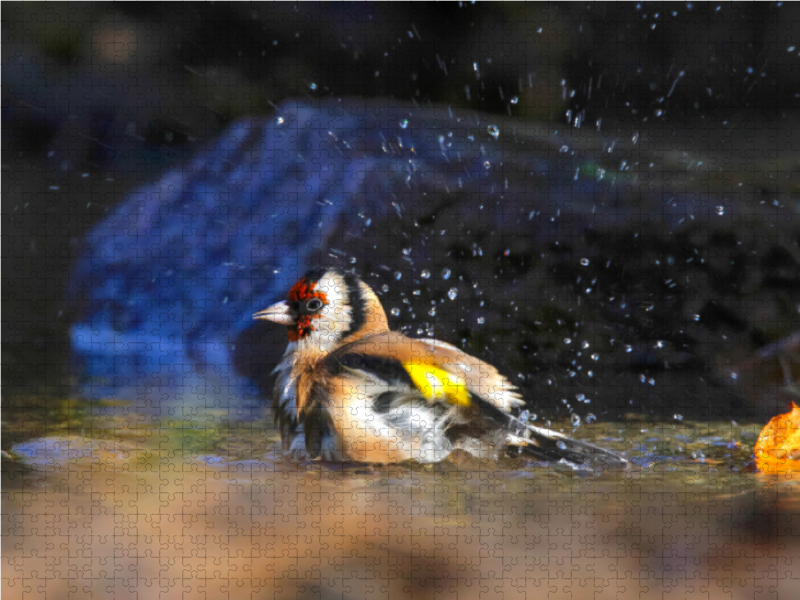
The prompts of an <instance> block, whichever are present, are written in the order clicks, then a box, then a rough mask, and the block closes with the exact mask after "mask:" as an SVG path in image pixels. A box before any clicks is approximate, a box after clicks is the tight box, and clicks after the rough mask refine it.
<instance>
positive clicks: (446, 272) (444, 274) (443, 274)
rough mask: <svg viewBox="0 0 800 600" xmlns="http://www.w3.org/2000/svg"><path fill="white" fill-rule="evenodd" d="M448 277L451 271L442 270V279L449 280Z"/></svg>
mask: <svg viewBox="0 0 800 600" xmlns="http://www.w3.org/2000/svg"><path fill="white" fill-rule="evenodd" d="M450 275H452V271H450V269H442V279H445V280H447V279H450Z"/></svg>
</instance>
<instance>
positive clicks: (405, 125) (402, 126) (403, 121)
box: [400, 119, 408, 129]
mask: <svg viewBox="0 0 800 600" xmlns="http://www.w3.org/2000/svg"><path fill="white" fill-rule="evenodd" d="M406 127H408V119H403V120H402V121H400V129H405V128H406Z"/></svg>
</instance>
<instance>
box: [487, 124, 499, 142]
mask: <svg viewBox="0 0 800 600" xmlns="http://www.w3.org/2000/svg"><path fill="white" fill-rule="evenodd" d="M486 131H488V132H489V135H490V136H492V137H493V138H494V139H497V138H498V137H500V128H499V127H497V125H489V126H488V127H487V128H486Z"/></svg>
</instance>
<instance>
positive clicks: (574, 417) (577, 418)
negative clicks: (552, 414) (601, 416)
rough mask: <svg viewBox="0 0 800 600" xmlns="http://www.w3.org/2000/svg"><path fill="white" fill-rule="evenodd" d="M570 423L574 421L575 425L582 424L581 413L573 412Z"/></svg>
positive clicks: (573, 424)
mask: <svg viewBox="0 0 800 600" xmlns="http://www.w3.org/2000/svg"><path fill="white" fill-rule="evenodd" d="M569 421H570V423H572V426H573V427H580V426H581V417H580V415H576V414H575V413H572V416H571V417H570V418H569Z"/></svg>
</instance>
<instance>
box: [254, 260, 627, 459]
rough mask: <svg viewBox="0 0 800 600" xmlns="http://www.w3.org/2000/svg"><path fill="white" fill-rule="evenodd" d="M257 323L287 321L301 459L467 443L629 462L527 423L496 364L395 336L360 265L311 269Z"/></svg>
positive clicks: (419, 455) (284, 414)
mask: <svg viewBox="0 0 800 600" xmlns="http://www.w3.org/2000/svg"><path fill="white" fill-rule="evenodd" d="M253 318H254V319H257V320H266V321H271V322H273V323H278V324H280V325H283V326H285V327H286V328H287V336H288V341H289V343H288V346H287V348H286V352H285V353H284V355H283V357H282V359H281V360H280V362H279V363H278V365H277V366H276V367H275V370H274V371H273V374H274V375H276V376H277V377H276V380H275V387H274V391H273V398H272V407H273V414H274V419H275V425H276V427H277V428H278V429H279V430H280V434H281V444H282V449H283V450H284V451H286V452H287V453H289V454H290V455H291V456H293V457H294V458H296V459H298V460H321V461H330V462H353V463H374V464H393V463H400V462H405V461H416V462H418V463H435V462H440V461H442V460H444V459H445V458H446V457H447V456H449V455H450V454H451V453H452V452H453V451H454V450H457V449H460V450H464V451H466V452H468V453H469V454H471V455H472V456H476V457H479V458H494V459H497V458H499V457H500V456H502V455H503V454H510V455H515V454H517V455H519V454H525V455H528V456H531V457H533V458H534V459H536V460H539V461H545V462H559V461H560V462H563V463H566V464H568V465H570V466H573V467H575V468H587V467H595V466H597V465H606V464H608V465H625V464H627V461H626V460H625V459H624V458H622V457H621V456H619V455H618V454H616V453H614V452H612V451H610V450H605V449H603V448H600V447H598V446H595V445H593V444H590V443H588V442H583V441H579V440H574V439H572V438H570V437H568V436H566V435H564V434H561V433H558V432H556V431H552V430H550V429H546V428H544V427H538V426H534V425H533V424H532V423H530V422H529V421H528V420H526V419H525V418H520V415H519V414H518V413H519V410H520V409H521V408H522V407H523V406H524V405H525V404H526V402H525V401H524V400H523V398H522V396H521V395H520V392H519V390H518V389H517V388H516V386H514V385H513V384H512V383H511V382H510V381H509V380H508V379H507V378H506V377H504V376H503V375H502V374H500V372H498V370H497V369H496V368H495V367H493V366H492V365H490V364H488V363H487V362H485V361H483V360H480V359H478V358H475V357H473V356H470V355H469V354H467V353H465V352H464V351H462V350H461V349H459V348H457V347H456V346H453V345H451V344H448V343H446V342H443V341H440V340H437V339H431V338H411V337H408V336H406V335H404V334H403V333H401V332H398V331H392V330H391V329H390V328H389V322H388V319H387V317H386V312H385V311H384V309H383V306H382V304H381V301H380V299H379V298H378V296H377V294H376V293H375V292H374V291H373V290H372V288H370V287H369V286H368V285H367V284H365V283H364V282H363V281H362V280H361V279H360V278H359V277H358V276H357V275H356V274H355V273H353V272H352V271H346V270H343V269H340V268H336V267H318V268H314V269H311V270H309V271H308V272H307V273H305V275H304V276H303V277H301V278H300V279H299V280H298V281H297V282H296V283H295V284H294V285H293V286H292V287H291V289H290V290H289V292H288V294H287V296H286V299H285V300H282V301H280V302H277V303H276V304H273V305H271V306H269V307H268V308H266V309H264V310H261V311H259V312H257V313H255V314H254V315H253Z"/></svg>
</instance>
